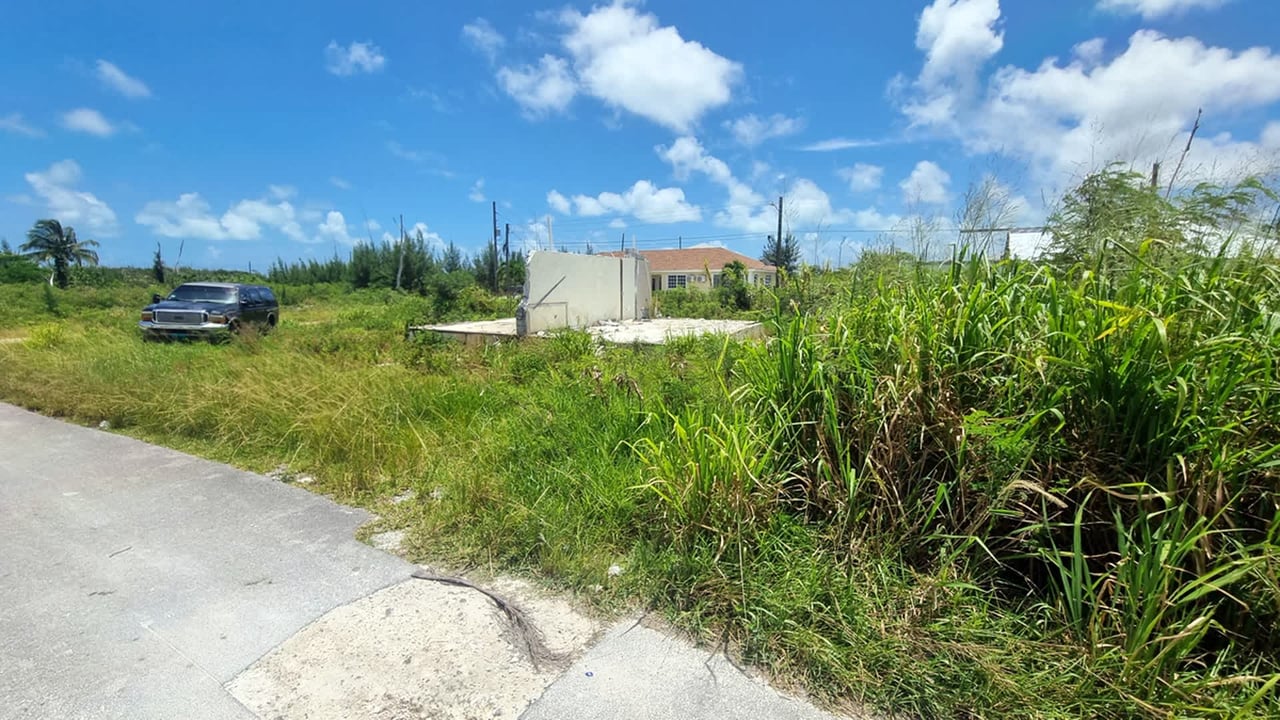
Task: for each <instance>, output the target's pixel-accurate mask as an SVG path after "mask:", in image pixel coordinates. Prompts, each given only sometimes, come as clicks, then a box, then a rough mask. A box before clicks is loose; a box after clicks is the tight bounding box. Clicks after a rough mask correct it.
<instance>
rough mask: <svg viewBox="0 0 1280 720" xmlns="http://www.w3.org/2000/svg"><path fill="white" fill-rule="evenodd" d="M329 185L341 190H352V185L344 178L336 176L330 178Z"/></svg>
mask: <svg viewBox="0 0 1280 720" xmlns="http://www.w3.org/2000/svg"><path fill="white" fill-rule="evenodd" d="M329 184H330V185H333V186H334V187H336V188H338V189H339V190H350V189H351V183H349V182H347V181H346V180H343V179H342V178H340V177H338V176H337V175H334V176H332V177H330V178H329Z"/></svg>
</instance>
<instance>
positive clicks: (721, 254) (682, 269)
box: [601, 247, 778, 292]
mask: <svg viewBox="0 0 1280 720" xmlns="http://www.w3.org/2000/svg"><path fill="white" fill-rule="evenodd" d="M630 252H635V253H636V254H638V255H640V256H641V257H643V258H644V259H645V260H648V261H649V282H650V287H651V289H652V290H654V291H655V292H656V291H659V290H674V289H675V288H691V289H697V290H709V289H711V288H714V287H719V286H720V276H721V275H722V274H723V272H724V266H725V265H728V264H729V263H732V262H734V261H735V260H736V261H737V262H740V263H742V265H743V267H745V268H746V269H747V284H748V285H768V286H773V285H777V284H778V269H777V268H776V267H774V266H772V265H766V264H764V263H763V262H761V261H759V260H757V259H755V258H753V257H747V256H746V255H743V254H742V253H736V252H734V251H732V250H729V249H728V248H722V247H698V248H688V249H685V250H639V251H627V253H623V252H618V251H616V250H615V251H613V252H608V253H601V254H602V255H608V256H610V257H619V256H622V255H625V254H628V253H630Z"/></svg>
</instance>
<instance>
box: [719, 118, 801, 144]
mask: <svg viewBox="0 0 1280 720" xmlns="http://www.w3.org/2000/svg"><path fill="white" fill-rule="evenodd" d="M724 125H725V127H726V128H728V129H729V132H731V133H733V138H734V139H735V140H737V141H738V142H739V143H741V144H743V145H745V146H747V147H755V146H757V145H759V144H760V143H762V142H764V141H766V140H771V139H773V138H780V137H786V136H787V135H794V134H795V133H798V132H800V131H801V130H803V129H804V121H803V120H801V119H799V118H793V117H787V116H786V115H783V114H782V113H774V114H773V115H770V116H769V117H767V118H762V117H759V116H757V115H755V114H751V115H746V116H743V117H740V118H738V119H737V120H733V121H731V122H726V123H725V124H724Z"/></svg>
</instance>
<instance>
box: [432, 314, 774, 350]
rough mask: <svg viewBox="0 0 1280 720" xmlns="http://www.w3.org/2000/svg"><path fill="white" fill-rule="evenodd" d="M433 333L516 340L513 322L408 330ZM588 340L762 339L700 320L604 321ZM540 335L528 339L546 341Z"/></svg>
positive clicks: (744, 328)
mask: <svg viewBox="0 0 1280 720" xmlns="http://www.w3.org/2000/svg"><path fill="white" fill-rule="evenodd" d="M423 331H430V332H437V333H441V334H442V335H445V336H447V337H452V338H455V339H458V340H461V341H462V342H463V343H466V344H468V345H471V344H483V343H485V342H495V341H503V340H510V339H514V338H515V337H516V320H515V318H504V319H501V320H478V321H473V322H460V323H450V324H447V325H422V326H415V327H411V328H409V333H410V335H412V334H414V333H417V332H423ZM586 332H588V333H590V334H591V336H592V337H594V338H596V339H597V340H601V341H603V342H609V343H614V344H616V345H631V344H633V343H639V344H641V345H662V344H664V343H666V342H668V341H670V340H673V339H675V338H681V337H699V336H702V335H722V336H726V337H731V338H735V339H739V340H745V339H752V338H762V337H764V326H763V325H761V324H760V323H758V322H754V321H751V320H706V319H701V318H652V319H649V320H606V321H604V322H601V323H597V324H595V325H592V326H591V327H588V328H586ZM550 334H551V333H550V332H540V333H538V334H537V335H534V336H532V337H546V336H548V335H550Z"/></svg>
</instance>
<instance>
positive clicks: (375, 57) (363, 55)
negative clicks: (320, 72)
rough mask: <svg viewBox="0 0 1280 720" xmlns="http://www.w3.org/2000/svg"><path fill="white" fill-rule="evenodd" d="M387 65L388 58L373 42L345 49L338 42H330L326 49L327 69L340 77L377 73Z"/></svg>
mask: <svg viewBox="0 0 1280 720" xmlns="http://www.w3.org/2000/svg"><path fill="white" fill-rule="evenodd" d="M386 64H387V58H386V56H385V55H383V54H382V50H381V49H379V48H378V46H377V45H374V44H373V43H371V42H368V43H364V42H352V43H351V44H350V45H347V46H346V47H343V46H341V45H339V44H338V43H337V41H335V40H330V41H329V45H328V46H327V47H325V49H324V66H325V69H326V70H328V71H329V72H330V73H332V74H334V75H337V76H338V77H348V76H350V75H358V74H360V73H375V72H378V71H379V70H381V69H382V68H383V67H385V66H386Z"/></svg>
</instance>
